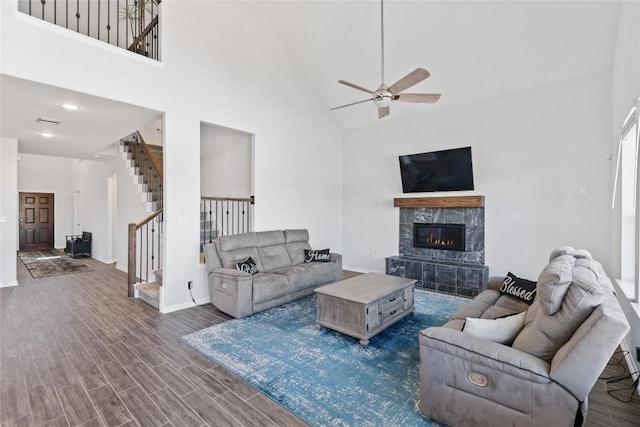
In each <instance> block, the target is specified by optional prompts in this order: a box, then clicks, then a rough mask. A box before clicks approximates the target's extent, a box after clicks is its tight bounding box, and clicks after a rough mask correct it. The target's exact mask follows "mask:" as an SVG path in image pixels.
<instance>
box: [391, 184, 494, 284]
mask: <svg viewBox="0 0 640 427" xmlns="http://www.w3.org/2000/svg"><path fill="white" fill-rule="evenodd" d="M394 206H395V207H399V208H400V242H399V255H398V256H392V257H389V258H386V273H387V274H390V275H392V276H400V277H407V278H411V279H415V280H416V286H417V287H422V288H426V289H432V290H436V291H440V292H446V293H450V294H454V295H461V296H471V297H473V296H476V295H478V294H479V293H480V292H482V291H483V290H485V289H486V288H487V280H488V279H489V267H488V266H486V265H484V196H461V197H423V198H398V199H394ZM414 223H447V224H464V225H465V250H464V252H461V251H452V250H446V249H427V248H419V247H414V245H413V224H414Z"/></svg>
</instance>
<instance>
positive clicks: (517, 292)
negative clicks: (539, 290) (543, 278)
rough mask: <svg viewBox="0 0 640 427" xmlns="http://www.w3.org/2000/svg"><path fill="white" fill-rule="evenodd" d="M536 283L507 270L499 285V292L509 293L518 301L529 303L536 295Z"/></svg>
mask: <svg viewBox="0 0 640 427" xmlns="http://www.w3.org/2000/svg"><path fill="white" fill-rule="evenodd" d="M536 285H537V283H536V282H534V281H531V280H527V279H523V278H521V277H518V276H516V275H515V274H513V273H511V272H509V273H507V277H505V278H504V282H502V285H501V286H500V293H501V294H503V295H511V296H512V297H515V298H518V299H519V300H520V301H523V302H526V303H527V304H531V303H532V302H533V300H534V299H535V297H536Z"/></svg>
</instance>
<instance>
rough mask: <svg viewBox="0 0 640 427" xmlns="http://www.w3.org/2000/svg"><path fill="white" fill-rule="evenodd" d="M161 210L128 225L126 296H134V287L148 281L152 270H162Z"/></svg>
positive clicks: (162, 222)
mask: <svg viewBox="0 0 640 427" xmlns="http://www.w3.org/2000/svg"><path fill="white" fill-rule="evenodd" d="M162 217H163V210H162V209H159V210H157V211H156V212H154V213H153V214H151V215H149V216H148V217H147V218H145V219H143V220H142V221H140V222H139V223H137V224H129V233H128V265H127V275H128V279H127V285H128V287H127V295H128V296H129V297H133V296H134V285H135V284H137V283H144V282H148V281H149V276H150V275H151V274H153V271H154V270H158V269H161V268H162V233H163V224H164V221H163V218H162Z"/></svg>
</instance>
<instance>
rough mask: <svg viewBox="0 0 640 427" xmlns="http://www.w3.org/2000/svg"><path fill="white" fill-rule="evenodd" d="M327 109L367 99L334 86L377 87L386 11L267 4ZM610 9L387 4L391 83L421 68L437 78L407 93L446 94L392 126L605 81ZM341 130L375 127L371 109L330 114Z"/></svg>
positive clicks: (613, 24)
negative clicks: (546, 89) (560, 86)
mask: <svg viewBox="0 0 640 427" xmlns="http://www.w3.org/2000/svg"><path fill="white" fill-rule="evenodd" d="M262 8H263V11H264V14H265V16H266V17H267V19H268V20H269V22H271V23H272V26H273V29H274V31H276V32H277V33H278V34H279V35H280V37H281V38H282V40H283V43H284V44H285V45H286V46H287V47H288V48H289V50H290V51H291V53H292V54H293V55H295V57H296V59H297V61H298V63H299V64H300V67H301V68H302V69H303V70H304V72H305V73H306V75H307V76H308V79H309V81H310V83H311V84H312V85H313V86H314V87H315V89H316V90H317V92H318V95H319V96H320V97H321V98H322V101H323V102H324V104H326V106H327V108H330V107H335V106H338V105H343V104H347V103H350V102H355V101H359V100H363V99H367V94H366V93H364V92H359V91H357V90H354V89H351V88H349V87H346V86H343V85H340V84H338V83H337V80H340V79H343V80H347V81H349V82H352V83H355V84H358V85H360V86H364V87H366V88H369V89H371V90H375V89H376V88H377V87H378V86H379V84H380V83H381V81H380V80H381V70H380V2H379V1H347V2H343V1H317V2H309V1H301V2H265V3H262ZM618 12H619V4H618V2H612V1H600V2H592V1H390V0H387V1H385V2H384V24H385V25H384V27H385V28H384V32H385V77H386V79H385V80H386V81H385V83H386V84H387V85H391V84H392V83H394V82H395V81H397V80H398V79H400V78H401V77H403V76H404V75H406V74H408V73H409V72H410V71H413V70H414V69H416V68H417V67H422V68H425V69H427V70H428V71H429V72H430V73H431V77H430V78H429V79H427V80H425V81H423V82H422V83H419V84H418V85H416V86H414V87H413V88H411V89H410V90H409V92H435V93H441V94H442V98H441V99H440V101H439V102H438V103H437V104H435V105H420V104H402V103H398V102H396V103H394V104H393V105H392V106H391V116H390V117H387V118H384V119H382V120H390V119H393V118H394V117H399V116H404V115H410V114H428V113H429V112H430V111H433V109H436V108H448V107H452V106H456V105H461V104H467V103H472V102H477V101H482V100H485V99H489V98H494V97H499V96H503V95H506V94H510V93H514V92H518V91H521V90H525V89H528V88H532V87H535V86H540V85H546V84H551V83H555V82H560V81H565V80H570V79H574V78H578V77H581V76H585V75H589V74H595V73H601V72H606V71H609V70H610V68H611V64H612V58H613V51H614V46H615V39H616V31H617V24H618ZM332 114H334V115H335V117H336V118H337V120H338V121H339V122H340V124H341V126H342V127H343V128H353V127H358V126H363V125H367V124H370V123H374V122H376V121H378V118H377V112H376V109H375V107H374V105H373V104H372V103H364V104H360V105H356V106H353V107H348V108H345V109H340V110H336V111H334V112H333V113H332Z"/></svg>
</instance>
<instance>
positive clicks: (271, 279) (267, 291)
mask: <svg viewBox="0 0 640 427" xmlns="http://www.w3.org/2000/svg"><path fill="white" fill-rule="evenodd" d="M290 292H291V290H290V288H289V280H287V278H286V276H283V275H281V274H275V273H257V274H254V275H253V304H257V303H261V302H265V301H271V300H274V299H277V298H281V297H284V296H285V295H287V294H289V293H290Z"/></svg>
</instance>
